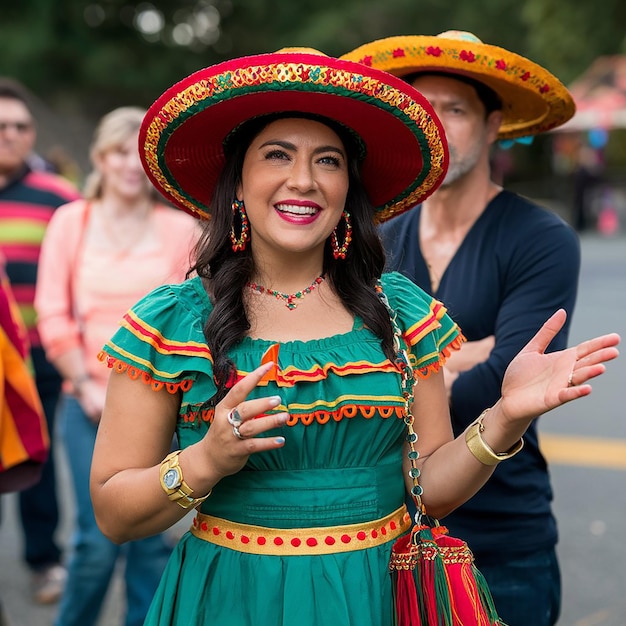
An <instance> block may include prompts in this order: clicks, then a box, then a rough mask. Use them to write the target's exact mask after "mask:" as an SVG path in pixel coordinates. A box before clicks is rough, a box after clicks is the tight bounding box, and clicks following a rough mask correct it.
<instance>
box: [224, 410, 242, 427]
mask: <svg viewBox="0 0 626 626" xmlns="http://www.w3.org/2000/svg"><path fill="white" fill-rule="evenodd" d="M226 419H227V420H228V423H229V424H230V425H231V426H233V427H235V426H241V423H242V422H243V419H242V417H241V415H240V413H239V411H238V410H237V408H234V409H231V410H230V411H228V417H227V418H226Z"/></svg>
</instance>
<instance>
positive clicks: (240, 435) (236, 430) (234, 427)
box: [233, 424, 245, 439]
mask: <svg viewBox="0 0 626 626" xmlns="http://www.w3.org/2000/svg"><path fill="white" fill-rule="evenodd" d="M233 435H235V437H237V439H245V437H244V436H243V435H242V434H241V433H240V432H239V424H235V425H234V426H233Z"/></svg>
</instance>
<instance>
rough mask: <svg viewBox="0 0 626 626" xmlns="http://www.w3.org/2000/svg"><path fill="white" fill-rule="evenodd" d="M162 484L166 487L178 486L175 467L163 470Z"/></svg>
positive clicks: (178, 476)
mask: <svg viewBox="0 0 626 626" xmlns="http://www.w3.org/2000/svg"><path fill="white" fill-rule="evenodd" d="M163 484H164V485H165V486H166V487H167V488H168V489H176V488H177V487H180V474H179V473H178V470H177V469H176V468H172V469H170V470H167V472H165V475H164V476H163Z"/></svg>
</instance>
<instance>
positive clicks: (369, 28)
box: [0, 0, 626, 155]
mask: <svg viewBox="0 0 626 626" xmlns="http://www.w3.org/2000/svg"><path fill="white" fill-rule="evenodd" d="M0 17H1V19H0V41H2V43H3V53H2V55H0V74H1V75H5V76H11V77H13V78H16V79H18V80H20V81H21V82H23V83H24V84H25V85H26V86H27V87H29V88H30V89H31V91H33V92H34V93H35V94H36V95H37V96H39V98H40V99H41V100H43V101H44V102H45V103H46V104H47V105H49V107H51V108H52V109H53V110H54V111H56V112H60V114H61V115H62V116H63V119H64V122H63V124H64V125H65V128H66V135H65V137H63V140H64V142H65V143H66V144H68V145H69V144H71V145H70V146H69V147H70V149H71V151H72V152H73V153H78V154H81V155H83V154H86V152H87V149H86V142H87V141H88V139H86V138H83V137H81V139H80V141H78V140H75V138H74V135H81V136H82V135H88V134H89V133H85V132H82V130H81V131H78V130H76V128H72V125H74V126H75V125H76V124H77V123H78V120H79V119H80V120H81V124H82V126H81V128H82V129H85V128H92V127H93V124H95V122H96V121H97V120H98V119H99V118H100V117H101V116H102V115H103V114H104V113H106V112H107V111H110V110H111V109H113V108H115V107H117V106H122V105H138V106H148V105H149V104H150V103H151V102H152V101H153V100H154V99H155V98H156V97H157V96H158V95H159V94H160V93H162V91H163V90H164V89H165V88H166V87H168V86H169V85H171V84H173V83H174V82H176V81H178V80H180V79H181V78H183V77H185V76H186V75H188V74H190V73H191V72H193V71H195V70H197V69H200V68H202V67H205V66H207V65H211V64H213V63H216V62H219V61H222V60H225V59H228V58H231V57H234V56H239V55H245V54H257V53H261V52H269V51H274V50H277V49H279V48H282V47H286V46H305V47H312V48H317V49H318V50H320V51H323V52H325V53H327V54H331V55H341V54H343V53H344V52H346V51H348V50H351V49H352V48H354V47H356V46H358V45H360V44H362V43H365V42H367V41H371V40H374V39H378V38H380V37H386V36H390V35H402V34H431V35H434V34H437V33H439V32H442V31H445V30H450V29H456V30H468V31H471V32H473V33H475V34H476V35H477V36H478V37H480V38H481V39H482V40H483V41H485V42H489V43H493V44H495V45H499V46H502V47H504V48H507V49H509V50H513V51H515V52H518V53H520V54H523V55H525V56H528V57H529V58H531V59H533V60H535V61H537V62H538V63H540V64H542V65H544V66H545V67H547V68H548V69H550V70H551V71H553V72H554V73H555V74H556V75H557V76H559V77H560V78H561V79H562V80H563V81H564V82H565V83H566V84H567V83H569V82H570V81H572V80H573V79H575V78H576V77H577V76H578V75H579V74H580V73H581V72H582V71H583V70H584V69H585V68H586V67H587V66H588V65H589V64H590V63H591V61H592V60H593V59H594V58H595V57H596V56H598V55H602V54H616V53H624V52H626V35H625V32H624V29H623V24H625V23H626V4H625V3H623V2H622V1H621V0H604V2H603V3H602V6H601V8H600V7H599V6H598V5H595V3H590V2H587V3H585V2H580V3H571V2H568V1H567V0H522V2H520V1H519V0H474V1H473V2H460V1H458V0H457V2H452V1H450V0H295V1H294V0H143V1H141V2H132V1H131V0H20V2H19V3H17V2H13V3H9V2H5V3H3V8H2V10H1V14H0ZM68 120H69V121H68ZM532 151H533V150H530V152H532Z"/></svg>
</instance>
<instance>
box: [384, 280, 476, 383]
mask: <svg viewBox="0 0 626 626" xmlns="http://www.w3.org/2000/svg"><path fill="white" fill-rule="evenodd" d="M381 283H382V287H383V291H384V292H385V294H386V296H387V299H388V300H389V304H390V306H391V308H392V309H393V310H394V311H395V313H396V317H397V322H398V326H399V327H400V330H401V331H402V335H403V338H404V340H405V342H406V344H407V346H408V348H409V354H410V359H411V363H412V364H413V369H414V371H415V374H416V375H417V376H420V377H422V378H425V377H427V376H429V375H430V373H431V372H433V371H438V370H439V368H440V367H441V366H442V365H443V364H444V363H445V360H446V358H447V357H448V356H449V355H450V352H451V351H452V350H458V349H459V348H460V347H461V344H462V343H463V342H464V341H465V338H464V337H463V335H462V333H461V330H460V329H459V327H458V326H457V325H456V323H455V322H454V321H453V320H452V319H451V318H450V316H449V315H448V314H447V310H446V308H445V306H444V305H443V304H442V303H441V302H439V301H438V300H436V299H435V298H433V297H432V296H430V295H428V294H427V293H426V292H425V291H424V290H423V289H421V288H420V287H418V286H417V285H415V284H414V283H413V282H411V281H410V280H409V279H408V278H406V277H405V276H402V275H401V274H399V273H398V272H390V273H388V274H383V276H382V279H381Z"/></svg>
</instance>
